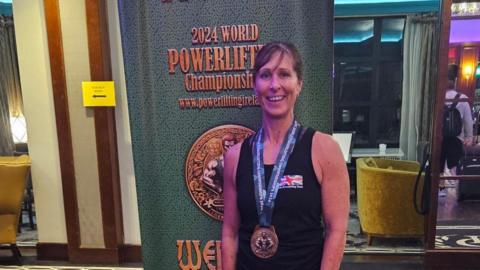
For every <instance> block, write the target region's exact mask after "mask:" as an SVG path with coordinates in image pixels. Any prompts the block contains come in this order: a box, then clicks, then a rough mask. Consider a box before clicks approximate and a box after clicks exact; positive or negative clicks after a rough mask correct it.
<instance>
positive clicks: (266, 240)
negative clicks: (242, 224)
mask: <svg viewBox="0 0 480 270" xmlns="http://www.w3.org/2000/svg"><path fill="white" fill-rule="evenodd" d="M250 248H251V249H252V251H253V254H255V256H257V257H259V258H262V259H268V258H271V257H273V255H275V253H277V249H278V237H277V234H276V233H275V228H274V227H273V226H270V227H260V226H259V225H257V226H256V227H255V230H254V231H253V234H252V238H250Z"/></svg>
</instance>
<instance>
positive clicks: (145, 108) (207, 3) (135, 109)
mask: <svg viewBox="0 0 480 270" xmlns="http://www.w3.org/2000/svg"><path fill="white" fill-rule="evenodd" d="M119 9H120V10H119V12H120V16H121V29H122V42H123V54H124V61H125V71H126V80H127V91H128V93H127V94H128V106H129V111H130V121H131V132H132V144H133V154H134V161H135V176H136V182H137V192H138V205H139V211H140V224H141V234H142V251H143V256H144V267H145V269H147V270H156V269H221V267H220V263H221V258H220V241H219V240H220V237H221V235H220V229H221V220H222V218H223V192H222V185H223V177H222V173H223V156H222V155H223V153H224V152H225V151H226V150H227V149H228V148H229V147H230V146H231V145H233V144H235V143H237V142H240V141H241V140H243V139H244V138H245V137H246V136H248V135H249V134H251V133H252V132H253V131H254V130H257V129H258V127H259V125H260V122H261V119H260V108H259V107H258V101H257V99H256V97H255V95H254V92H253V89H252V87H253V77H252V68H253V64H254V60H255V55H256V53H257V52H258V50H259V49H260V48H261V46H262V45H264V44H266V43H268V42H270V41H290V42H292V43H294V44H296V46H297V47H298V49H299V51H300V53H301V54H302V56H303V59H304V62H305V65H304V68H305V70H304V84H303V85H304V89H303V90H302V93H301V95H300V98H299V99H298V102H297V105H296V112H295V113H296V117H297V119H298V120H299V121H300V122H301V123H302V124H303V125H305V126H310V127H313V128H315V129H317V130H321V131H324V132H329V131H331V125H332V123H331V122H332V59H333V46H332V32H333V0H303V1H291V0H236V1H220V0H141V1H136V0H119Z"/></svg>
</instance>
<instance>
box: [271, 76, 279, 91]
mask: <svg viewBox="0 0 480 270" xmlns="http://www.w3.org/2000/svg"><path fill="white" fill-rule="evenodd" d="M279 87H280V82H279V80H278V78H277V76H272V78H271V80H270V89H271V90H277V89H279Z"/></svg>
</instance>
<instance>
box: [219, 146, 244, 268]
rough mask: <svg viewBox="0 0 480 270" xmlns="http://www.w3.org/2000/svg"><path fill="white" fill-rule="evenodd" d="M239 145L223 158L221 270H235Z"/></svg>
mask: <svg viewBox="0 0 480 270" xmlns="http://www.w3.org/2000/svg"><path fill="white" fill-rule="evenodd" d="M241 145H242V144H241V143H239V144H236V145H235V146H233V147H232V148H230V150H229V151H228V152H227V153H226V155H225V157H224V171H223V204H224V208H223V227H222V269H223V270H235V261H236V256H237V248H238V227H239V226H240V215H239V213H238V208H237V188H236V179H235V178H236V175H237V165H238V159H239V156H240V148H241Z"/></svg>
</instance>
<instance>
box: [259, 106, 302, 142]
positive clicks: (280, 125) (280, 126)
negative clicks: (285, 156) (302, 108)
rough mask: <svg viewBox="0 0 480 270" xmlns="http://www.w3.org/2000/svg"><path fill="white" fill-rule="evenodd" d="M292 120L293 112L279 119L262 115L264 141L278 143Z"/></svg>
mask: <svg viewBox="0 0 480 270" xmlns="http://www.w3.org/2000/svg"><path fill="white" fill-rule="evenodd" d="M293 120H294V117H293V113H292V114H289V115H288V117H284V118H280V119H272V118H268V117H263V123H262V127H263V132H264V141H265V143H266V144H267V143H268V144H273V145H280V144H282V142H283V139H284V138H285V135H286V134H287V132H288V129H289V128H290V126H291V125H292V123H293Z"/></svg>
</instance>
